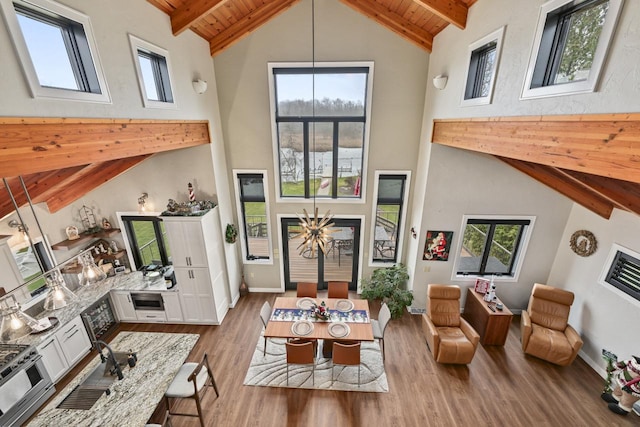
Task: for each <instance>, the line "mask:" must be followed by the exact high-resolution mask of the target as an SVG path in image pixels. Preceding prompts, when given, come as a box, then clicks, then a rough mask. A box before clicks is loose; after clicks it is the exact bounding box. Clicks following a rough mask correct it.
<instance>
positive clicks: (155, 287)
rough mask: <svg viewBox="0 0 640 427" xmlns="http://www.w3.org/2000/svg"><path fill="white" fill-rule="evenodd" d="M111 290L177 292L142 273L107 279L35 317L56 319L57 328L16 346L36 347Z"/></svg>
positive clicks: (24, 339) (81, 288) (160, 278)
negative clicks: (69, 300)
mask: <svg viewBox="0 0 640 427" xmlns="http://www.w3.org/2000/svg"><path fill="white" fill-rule="evenodd" d="M111 290H121V291H154V292H177V287H174V288H173V289H167V286H166V284H165V281H164V279H163V278H162V276H159V277H157V278H153V279H149V278H146V277H144V276H143V275H142V272H139V271H135V272H131V273H128V274H122V275H117V276H113V277H108V278H107V279H105V280H103V281H101V282H98V283H96V284H94V285H90V286H83V287H80V288H79V289H77V290H75V291H74V293H75V294H76V296H77V297H78V300H77V301H76V302H75V303H72V304H69V305H68V306H66V307H63V308H60V309H58V310H53V311H43V312H42V313H40V314H38V315H37V316H36V319H41V318H43V317H56V318H57V319H58V321H59V322H60V323H59V324H58V326H56V327H55V328H53V329H50V330H48V331H46V332H43V333H41V334H31V335H27V336H26V337H23V338H20V339H19V340H17V341H16V343H17V344H28V345H36V346H37V345H38V344H40V343H41V342H43V341H44V340H46V339H47V337H49V336H50V335H51V334H53V333H56V332H57V331H58V330H60V328H61V327H63V326H64V325H66V324H67V323H69V322H70V321H71V320H73V319H75V318H76V316H78V315H79V314H80V313H82V312H83V311H84V310H86V309H87V308H88V307H89V306H90V305H91V304H93V303H94V302H96V301H98V300H99V299H101V298H102V297H104V296H105V295H107V294H108V293H109V292H110V291H111Z"/></svg>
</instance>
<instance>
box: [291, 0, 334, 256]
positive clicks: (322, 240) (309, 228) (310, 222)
mask: <svg viewBox="0 0 640 427" xmlns="http://www.w3.org/2000/svg"><path fill="white" fill-rule="evenodd" d="M315 33H316V31H315V0H311V76H312V80H311V82H312V83H311V94H312V96H311V117H312V120H311V136H312V146H313V156H314V162H313V163H314V164H315V155H316V123H315V117H316V50H315V47H316V40H315ZM313 179H314V185H313V187H314V188H313V216H311V217H310V216H309V214H308V213H307V210H306V209H303V210H302V211H303V212H304V217H303V216H301V215H298V218H300V227H302V232H301V233H300V234H298V235H297V236H295V237H302V243H300V245H298V248H297V249H299V251H300V252H299V253H300V255H302V254H303V253H304V252H306V251H310V252H311V258H314V257H315V253H316V247H317V248H319V249H320V250H321V251H322V253H323V254H325V255H326V254H327V251H328V250H329V242H330V241H331V240H332V238H331V236H330V234H331V233H333V232H334V231H335V230H333V229H332V228H331V227H332V226H333V222H331V220H332V219H333V215H331V211H330V210H327V213H326V214H325V215H324V216H323V217H322V218H320V217H319V216H318V208H317V207H316V191H317V190H316V188H315V187H316V186H315V179H316V178H315V173H314V177H313Z"/></svg>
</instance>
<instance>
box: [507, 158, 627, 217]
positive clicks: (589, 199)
mask: <svg viewBox="0 0 640 427" xmlns="http://www.w3.org/2000/svg"><path fill="white" fill-rule="evenodd" d="M498 158H499V159H500V160H502V161H503V162H505V163H507V164H508V165H510V166H512V167H514V168H516V169H518V170H519V171H520V172H523V173H525V174H527V175H529V176H530V177H531V178H533V179H535V180H537V181H539V182H541V183H543V184H545V185H547V186H548V187H551V188H553V189H554V190H556V191H557V192H559V193H561V194H563V195H565V196H566V197H568V198H570V199H571V200H573V201H574V202H576V203H578V204H580V205H582V206H584V207H585V208H587V209H589V210H591V211H592V212H594V213H596V214H598V215H600V216H601V217H604V218H606V219H609V218H610V217H611V212H612V211H613V207H614V206H613V203H611V201H609V200H608V199H607V198H605V197H602V196H601V195H600V194H598V193H597V192H595V191H593V190H591V189H590V188H589V187H588V186H586V185H584V184H582V183H580V181H578V180H576V179H572V178H571V177H570V176H569V175H567V174H566V173H564V172H562V171H560V170H558V169H556V168H553V167H550V166H545V165H539V164H535V163H530V162H523V161H521V160H514V159H509V158H506V157H498Z"/></svg>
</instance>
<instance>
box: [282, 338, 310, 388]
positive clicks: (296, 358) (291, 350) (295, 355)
mask: <svg viewBox="0 0 640 427" xmlns="http://www.w3.org/2000/svg"><path fill="white" fill-rule="evenodd" d="M284 344H285V346H286V349H287V385H289V365H312V369H311V375H312V384H313V385H315V383H316V358H315V350H314V343H313V342H312V341H305V342H295V341H292V342H286V343H284ZM316 345H317V344H316Z"/></svg>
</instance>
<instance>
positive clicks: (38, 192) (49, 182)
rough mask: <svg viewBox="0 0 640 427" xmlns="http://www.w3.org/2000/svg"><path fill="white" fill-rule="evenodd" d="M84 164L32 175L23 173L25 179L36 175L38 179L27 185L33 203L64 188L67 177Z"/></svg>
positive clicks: (45, 199)
mask: <svg viewBox="0 0 640 427" xmlns="http://www.w3.org/2000/svg"><path fill="white" fill-rule="evenodd" d="M84 167H85V166H74V167H71V168H65V169H58V170H54V171H49V172H40V173H37V174H32V175H25V176H23V178H24V179H25V180H31V177H33V176H37V177H38V179H37V180H35V182H33V184H31V185H27V191H28V192H29V196H30V197H31V201H32V202H33V203H42V202H46V201H47V199H48V198H49V197H51V196H52V195H53V194H55V193H56V191H58V189H59V188H64V187H65V186H66V183H67V182H68V180H69V179H71V178H72V177H73V176H74V175H75V174H76V173H78V172H80V171H81V170H82V169H83V168H84Z"/></svg>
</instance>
